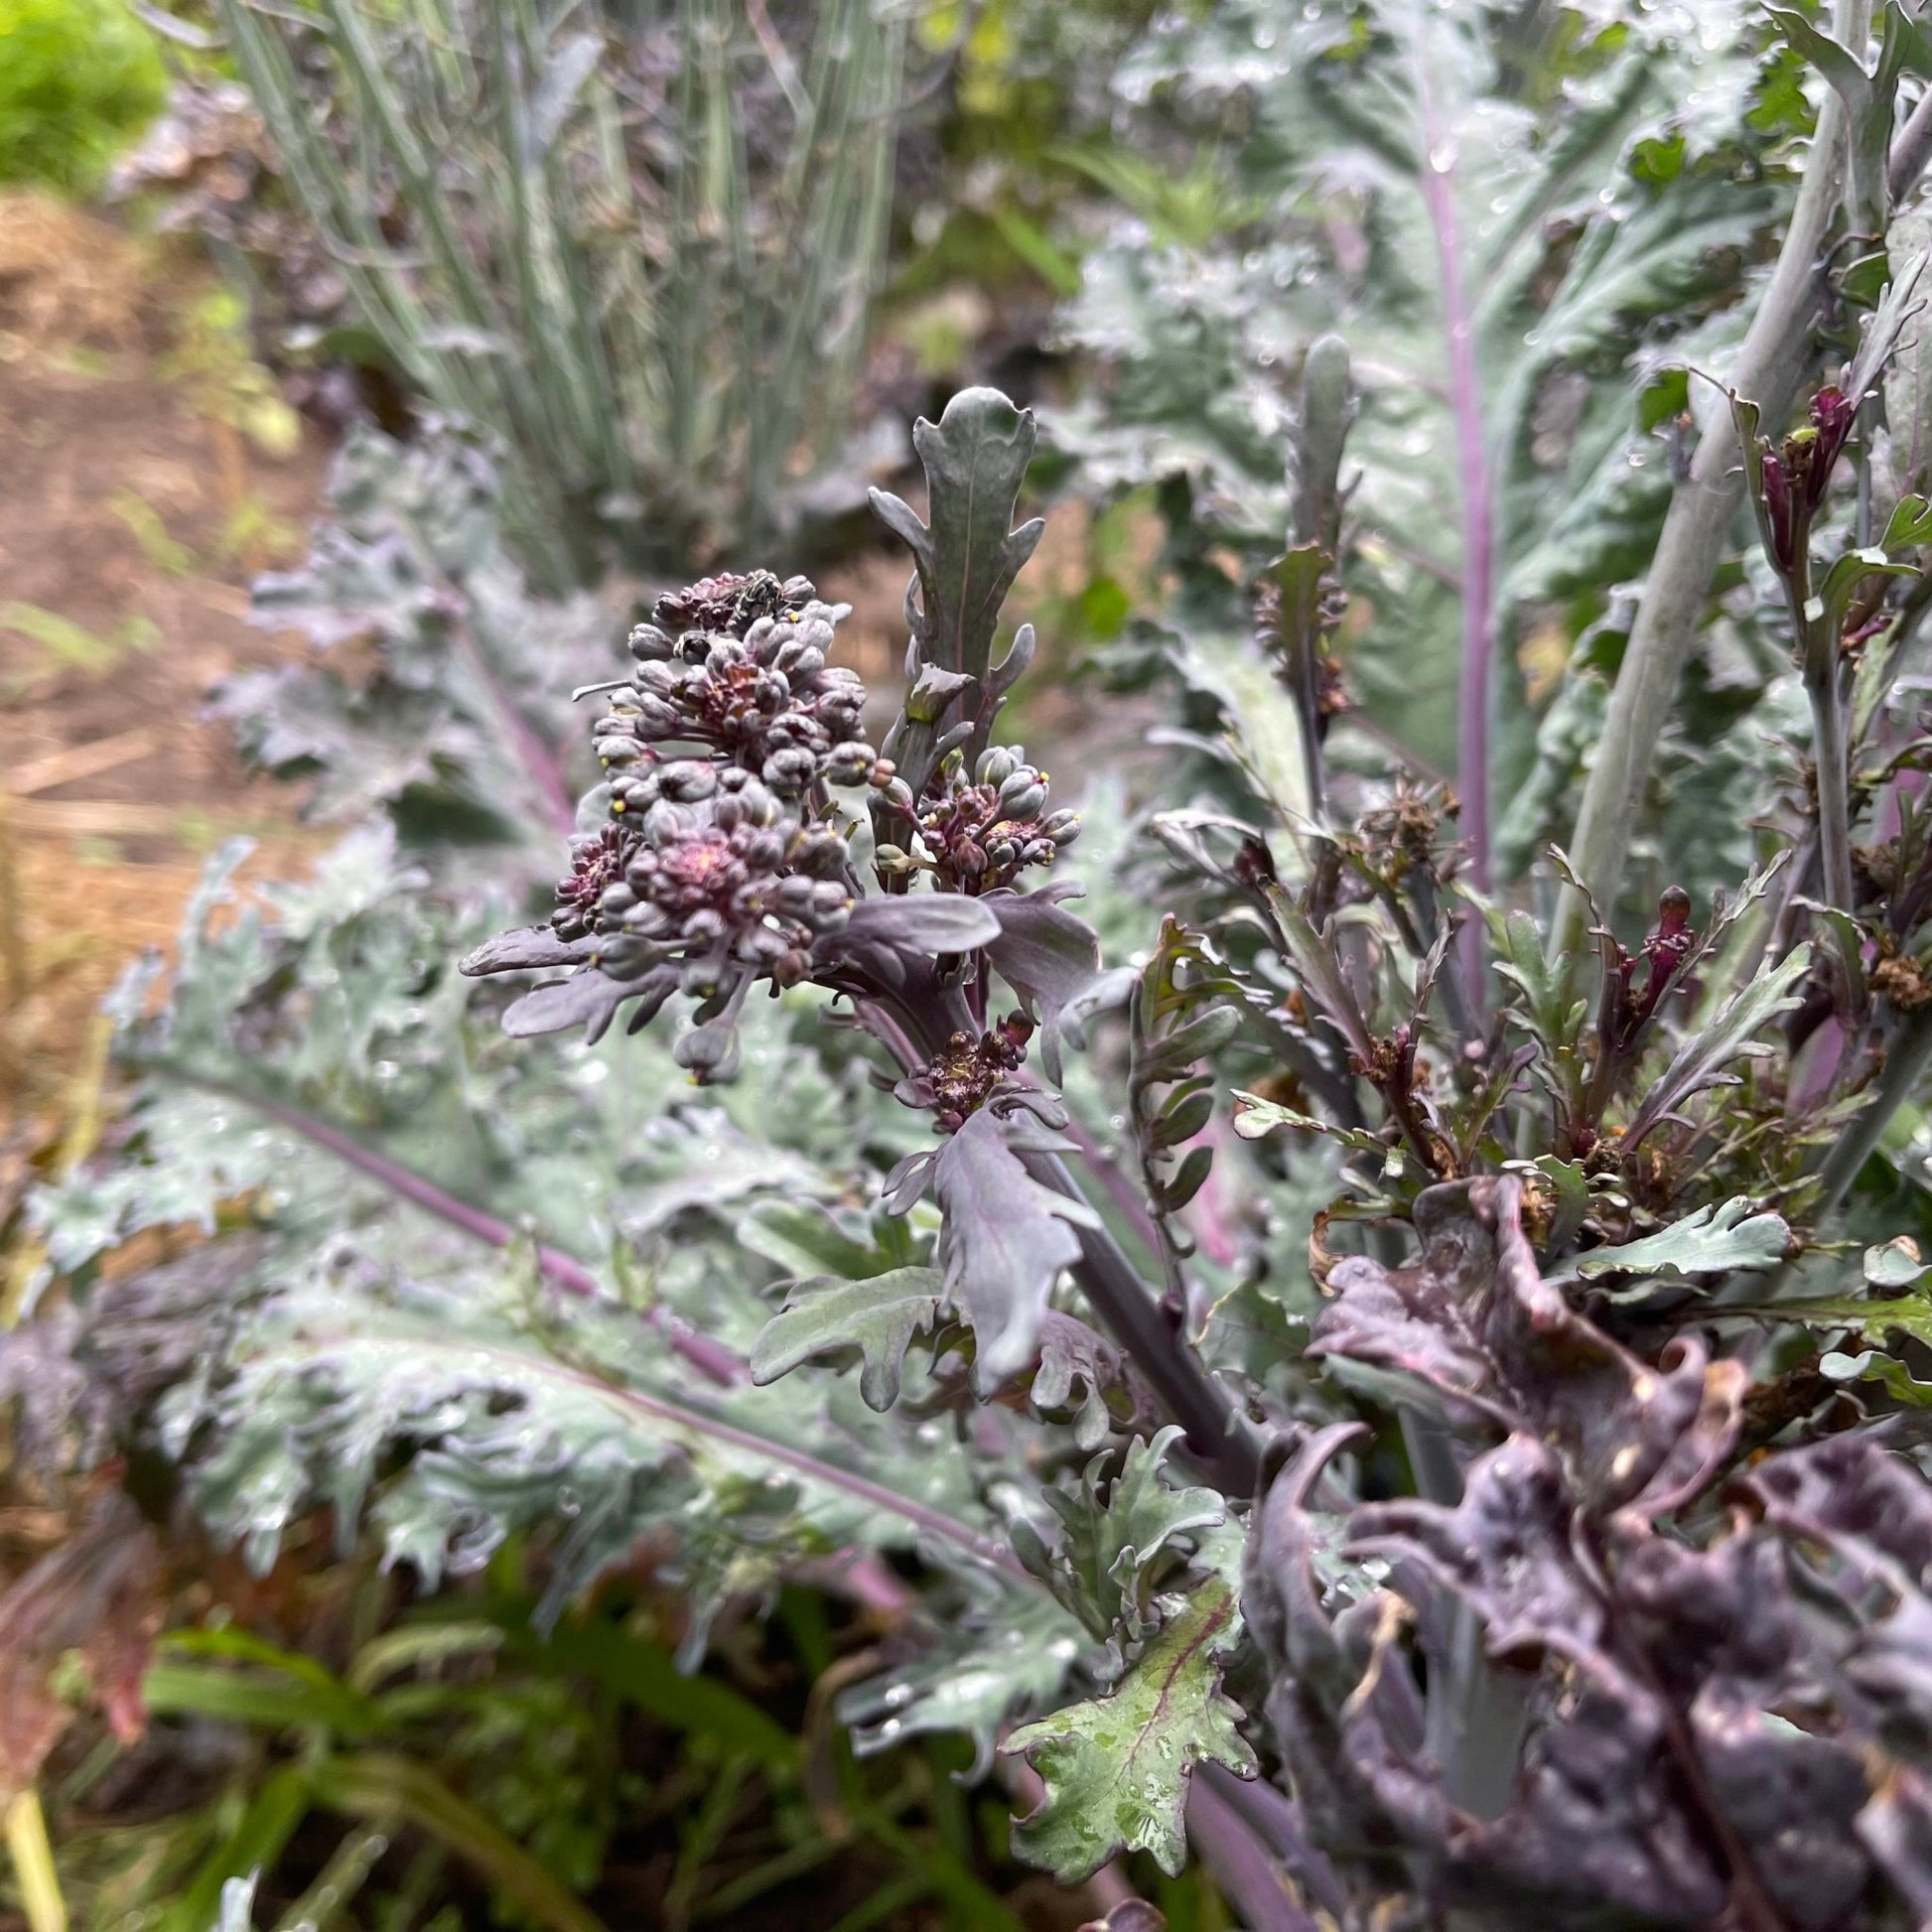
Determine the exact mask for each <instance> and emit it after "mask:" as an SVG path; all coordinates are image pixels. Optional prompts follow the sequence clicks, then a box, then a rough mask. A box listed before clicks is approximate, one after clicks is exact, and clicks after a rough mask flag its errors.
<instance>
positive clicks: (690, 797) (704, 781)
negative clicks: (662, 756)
mask: <svg viewBox="0 0 1932 1932" xmlns="http://www.w3.org/2000/svg"><path fill="white" fill-rule="evenodd" d="M657 789H658V791H659V793H660V794H661V795H662V796H663V797H665V798H669V799H671V800H672V801H673V802H675V803H677V804H680V805H695V804H698V803H700V802H702V801H703V800H704V799H706V798H709V797H710V796H711V794H712V793H713V792H714V791H716V790H717V789H718V774H717V772H716V771H715V770H714V769H713V767H712V766H711V765H710V764H709V763H708V762H707V761H706V760H704V759H672V761H671V762H670V763H669V764H666V765H664V766H662V767H661V768H660V769H659V771H658V773H657Z"/></svg>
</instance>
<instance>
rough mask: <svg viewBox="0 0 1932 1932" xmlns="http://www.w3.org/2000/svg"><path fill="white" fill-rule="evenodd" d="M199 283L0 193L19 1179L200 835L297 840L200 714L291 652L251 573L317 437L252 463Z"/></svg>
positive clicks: (5, 905)
mask: <svg viewBox="0 0 1932 1932" xmlns="http://www.w3.org/2000/svg"><path fill="white" fill-rule="evenodd" d="M210 286H211V284H210V281H209V277H208V274H207V270H206V269H205V268H203V267H201V266H200V265H198V264H195V263H192V262H189V261H186V260H184V259H183V258H182V257H181V256H179V255H177V254H174V253H171V252H170V251H167V250H164V249H162V248H160V247H159V246H156V245H153V244H147V243H142V242H138V241H136V240H133V239H130V238H129V237H128V236H126V235H124V234H122V233H120V232H118V231H117V230H115V229H114V228H112V227H109V226H107V225H105V224H104V223H102V222H100V221H97V220H94V219H92V218H90V217H88V216H86V215H84V214H80V213H77V212H75V211H74V210H72V209H70V208H67V207H62V206H60V205H59V204H56V203H52V202H48V201H44V200H41V199H40V198H37V197H32V196H27V195H9V196H5V197H0V449H5V450H7V451H9V452H10V453H11V454H12V461H10V462H9V463H7V464H6V465H4V466H0V814H3V815H4V817H3V818H0V975H4V980H3V981H0V984H4V989H5V999H4V1021H3V1022H0V1147H4V1148H5V1149H6V1150H7V1152H8V1154H10V1156H11V1165H12V1166H13V1167H14V1170H15V1173H18V1164H19V1162H20V1161H21V1159H22V1158H23V1156H24V1153H25V1151H26V1150H25V1143H26V1142H27V1141H29V1140H30V1139H32V1138H34V1137H35V1135H36V1126H37V1124H38V1125H39V1126H40V1127H41V1129H42V1130H43V1131H44V1126H45V1123H46V1121H47V1118H48V1116H49V1114H50V1112H55V1113H58V1112H61V1111H65V1107H66V1104H67V1099H68V1091H69V1088H70V1087H71V1085H72V1083H73V1081H74V1078H75V1074H76V1069H77V1068H80V1067H81V1066H83V1065H84V1064H85V1062H86V1060H87V1057H88V1056H87V1053H86V1050H85V1046H86V1041H87V1038H88V1035H89V1030H90V1027H91V1024H92V1021H93V1016H94V1014H95V1010H96V1008H97V1005H98V1002H99V999H100V996H101V994H102V993H103V992H104V991H105V990H106V989H107V988H108V987H109V986H110V985H111V984H112V982H113V980H114V978H115V976H116V975H117V974H118V973H119V972H120V971H121V969H122V967H123V966H124V965H125V964H126V962H127V961H128V960H129V959H130V958H131V957H133V956H134V955H135V954H136V953H137V952H138V951H139V950H140V949H141V948H142V947H144V946H148V945H154V944H165V943H166V942H167V941H168V940H169V939H170V937H171V936H172V934H173V932H174V929H175V926H176V923H177V921H178V919H179V916H180V912H181V908H182V905H183V903H184V902H185V900H186V898H187V897H188V895H189V893H190V892H191V891H192V890H193V888H194V885H195V882H196V880H197V878H198V877H199V876H200V872H201V867H202V863H203V861H204V859H205V857H206V855H207V852H208V851H209V850H210V849H211V848H212V847H213V846H214V845H216V844H217V843H218V842H219V841H221V840H222V839H224V838H228V837H231V836H234V835H236V834H246V835H248V836H250V837H253V838H255V839H257V840H259V841H260V842H261V843H260V848H259V850H258V852H257V854H256V855H255V858H254V859H253V861H252V862H251V866H252V870H253V872H254V873H255V874H256V875H257V876H261V875H265V874H272V873H274V872H276V871H278V870H280V871H286V870H287V869H288V868H289V867H290V866H292V865H297V864H299V863H300V862H301V859H302V856H303V854H304V851H305V850H306V849H307V848H310V847H312V846H313V844H314V843H315V836H314V834H312V833H310V832H308V831H306V830H305V829H304V828H302V827H301V826H299V825H298V824H297V823H296V821H295V816H294V809H293V807H294V802H295V801H294V800H293V799H292V798H291V797H290V795H289V794H288V792H287V790H286V789H285V788H283V787H279V786H277V785H274V784H272V783H270V782H268V781H266V780H262V779H251V778H250V777H249V776H248V775H247V774H246V773H245V772H244V771H243V770H242V768H241V766H240V764H239V762H238V761H237V759H236V758H235V756H234V753H233V751H232V749H231V748H230V746H229V744H228V742H227V736H226V732H225V730H224V729H223V728H222V727H220V726H218V725H214V724H210V723H206V722H204V721H203V718H202V716H201V713H202V708H203V697H204V693H205V692H206V691H207V687H208V686H209V685H210V684H211V683H213V682H214V681H215V680H216V679H218V678H220V677H221V676H223V675H225V674H226V673H227V672H228V671H230V670H232V669H234V668H236V667H238V666H241V665H245V664H254V663H261V662H264V661H268V660H271V659H273V658H274V657H275V656H276V655H277V654H278V653H281V652H285V651H287V650H288V649H290V648H292V647H293V646H292V642H291V640H287V639H278V638H276V637H273V636H270V635H268V634H266V633H264V632H263V631H261V630H259V629H257V628H255V627H254V626H253V625H252V624H251V623H250V622H249V621H248V593H247V588H246V587H247V583H248V580H249V577H250V575H251V573H252V572H253V571H254V570H255V569H257V568H260V567H261V566H263V565H264V564H267V563H269V562H272V561H274V560H275V558H276V557H277V556H278V555H285V554H287V553H288V552H289V550H291V549H292V548H293V547H294V546H296V545H297V544H299V543H300V541H301V538H302V534H303V531H304V530H305V528H306V526H307V523H308V520H309V518H310V516H311V515H312V514H313V513H314V511H315V510H316V508H317V507H318V505H319V503H320V500H321V494H322V485H323V479H324V475H325V472H326V469H327V464H328V454H329V453H328V448H327V439H326V438H325V437H324V436H323V435H322V434H321V433H320V432H319V431H317V430H316V429H314V428H313V426H310V425H307V424H301V425H299V442H298V443H297V445H296V447H295V448H294V449H293V451H292V452H291V453H290V454H288V455H287V456H286V457H283V458H281V459H280V460H275V459H271V458H270V457H269V456H267V455H266V454H264V452H263V450H262V448H261V447H259V445H257V444H256V443H254V442H251V441H250V440H249V438H248V437H247V436H245V435H244V434H242V433H241V432H240V431H239V430H238V429H236V428H235V427H233V426H232V425H231V424H230V423H229V422H228V421H227V420H225V419H224V416H225V412H226V411H228V410H229V409H230V407H231V405H232V402H233V398H234V395H235V385H236V383H237V382H238V381H239V380H240V378H241V370H242V369H243V368H245V358H244V357H242V356H241V355H240V354H239V353H238V352H235V353H234V358H233V359H234V360H235V363H236V366H235V367H233V368H228V369H224V368H222V367H221V366H220V361H219V354H218V353H215V354H210V353H209V352H207V344H206V343H204V344H203V345H202V348H201V351H200V352H191V353H189V354H184V351H183V339H184V336H185V335H186V334H189V333H191V330H192V323H193V318H194V316H195V314H196V309H197V304H198V303H200V302H202V301H203V300H205V298H206V296H207V291H208V289H209V288H210ZM204 333H206V332H204ZM290 426H291V427H297V426H296V425H293V424H291V425H290ZM4 1199H5V1188H4V1178H0V1208H3V1207H4Z"/></svg>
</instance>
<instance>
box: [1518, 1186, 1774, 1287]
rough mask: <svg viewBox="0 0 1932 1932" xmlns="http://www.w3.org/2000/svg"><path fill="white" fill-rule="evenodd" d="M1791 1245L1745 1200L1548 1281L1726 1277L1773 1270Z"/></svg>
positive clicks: (1705, 1210) (1770, 1218) (1568, 1266)
mask: <svg viewBox="0 0 1932 1932" xmlns="http://www.w3.org/2000/svg"><path fill="white" fill-rule="evenodd" d="M1790 1244H1791V1230H1790V1229H1789V1228H1788V1227H1786V1226H1785V1224H1784V1222H1783V1221H1782V1220H1781V1219H1780V1218H1779V1217H1778V1216H1777V1215H1775V1214H1753V1213H1752V1212H1751V1204H1750V1202H1749V1200H1748V1199H1746V1198H1745V1197H1744V1196H1743V1195H1738V1196H1737V1197H1736V1198H1734V1199H1732V1200H1727V1201H1725V1202H1723V1203H1722V1204H1721V1205H1718V1206H1713V1207H1700V1208H1699V1209H1698V1210H1697V1211H1696V1213H1694V1214H1687V1215H1686V1216H1685V1217H1684V1219H1683V1220H1681V1221H1676V1222H1673V1223H1672V1224H1671V1225H1670V1226H1669V1227H1667V1228H1663V1229H1661V1230H1660V1231H1659V1232H1658V1233H1656V1234H1650V1235H1646V1236H1645V1237H1644V1238H1643V1239H1642V1240H1641V1241H1626V1242H1625V1243H1624V1244H1623V1245H1622V1246H1621V1247H1617V1248H1592V1249H1591V1250H1590V1251H1589V1252H1588V1253H1587V1254H1583V1255H1577V1256H1575V1257H1573V1258H1572V1259H1571V1260H1569V1261H1566V1262H1564V1263H1563V1264H1562V1265H1561V1266H1559V1267H1558V1268H1557V1269H1556V1270H1555V1271H1554V1273H1552V1274H1551V1275H1550V1276H1549V1277H1548V1278H1547V1279H1549V1280H1551V1281H1557V1282H1565V1281H1586V1282H1593V1281H1597V1280H1600V1279H1601V1278H1602V1277H1603V1276H1605V1275H1666V1274H1677V1275H1724V1274H1728V1273H1729V1272H1730V1271H1731V1270H1732V1269H1738V1268H1741V1269H1748V1270H1751V1271H1753V1272H1757V1271H1761V1270H1763V1269H1766V1268H1775V1267H1776V1266H1777V1265H1778V1263H1779V1262H1781V1261H1782V1260H1783V1259H1784V1255H1785V1250H1786V1249H1787V1248H1788V1247H1789V1246H1790Z"/></svg>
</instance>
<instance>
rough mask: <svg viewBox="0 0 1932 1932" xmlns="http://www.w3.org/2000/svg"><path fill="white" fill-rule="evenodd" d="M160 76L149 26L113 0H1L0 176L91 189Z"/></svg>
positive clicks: (135, 124) (154, 102)
mask: <svg viewBox="0 0 1932 1932" xmlns="http://www.w3.org/2000/svg"><path fill="white" fill-rule="evenodd" d="M167 85H168V74H167V69H166V68H165V67H164V66H163V65H162V60H161V55H160V53H159V51H158V50H157V48H156V45H155V39H154V36H153V34H151V33H150V32H149V31H148V29H147V28H146V27H144V26H143V25H142V24H141V22H140V21H139V20H138V19H137V18H136V17H135V16H134V15H133V14H132V13H131V12H129V10H128V9H127V8H126V7H124V6H122V5H120V4H119V0H6V5H5V6H4V7H0V182H38V183H41V184H43V185H45V186H47V187H50V188H58V189H62V190H64V191H65V192H67V193H69V194H74V195H84V194H87V193H90V192H91V191H92V190H93V189H95V188H96V187H98V186H99V184H100V182H101V179H102V178H103V177H104V176H105V174H106V173H107V169H108V166H109V164H110V163H111V162H112V160H113V158H114V156H115V154H116V153H117V152H118V151H119V150H120V149H121V148H122V147H123V146H124V145H125V144H126V143H127V141H128V140H129V139H130V138H131V137H132V136H134V135H136V134H138V133H140V131H141V130H142V129H143V128H144V127H145V126H146V125H147V124H148V122H149V121H150V120H151V119H153V117H154V115H155V114H156V113H157V112H158V111H159V110H160V107H161V103H162V101H163V99H164V98H165V96H166V93H167Z"/></svg>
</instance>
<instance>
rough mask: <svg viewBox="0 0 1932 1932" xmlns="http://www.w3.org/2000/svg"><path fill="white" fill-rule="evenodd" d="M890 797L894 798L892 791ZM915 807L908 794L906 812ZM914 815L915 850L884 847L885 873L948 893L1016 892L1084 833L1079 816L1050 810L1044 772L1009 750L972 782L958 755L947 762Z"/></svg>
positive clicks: (995, 754)
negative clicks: (928, 880) (912, 876)
mask: <svg viewBox="0 0 1932 1932" xmlns="http://www.w3.org/2000/svg"><path fill="white" fill-rule="evenodd" d="M900 789H901V790H902V789H903V787H900ZM886 795H887V797H888V798H889V799H893V798H894V794H893V791H892V789H891V788H890V786H889V787H888V789H887V793H886ZM894 802H896V803H897V802H899V801H897V800H896V799H895V800H894ZM910 804H911V800H910V794H909V793H908V794H907V795H906V799H905V801H904V802H903V803H901V804H900V809H901V810H906V809H907V808H908V807H909V806H910ZM909 815H910V816H911V817H912V819H913V823H914V824H915V826H916V827H917V835H916V840H915V846H914V850H913V851H912V852H910V853H907V852H904V851H902V850H901V849H900V848H898V847H897V846H892V845H886V846H881V847H880V848H879V852H878V862H879V869H880V870H881V871H882V872H885V873H893V872H911V871H914V870H919V871H926V872H930V873H931V874H932V875H933V881H934V883H935V884H936V885H937V886H938V887H939V889H940V890H941V891H942V892H949V893H967V894H977V893H990V892H992V891H994V890H995V889H996V888H998V887H1002V886H1010V885H1012V883H1013V882H1014V880H1015V879H1017V878H1018V877H1019V876H1020V874H1021V873H1023V872H1024V871H1026V870H1027V869H1028V868H1029V867H1030V866H1050V865H1051V864H1052V863H1053V860H1054V858H1055V857H1056V855H1057V854H1058V851H1059V848H1060V847H1061V846H1063V845H1070V844H1072V842H1073V840H1074V839H1075V838H1076V837H1078V836H1079V830H1080V820H1079V817H1078V815H1077V814H1075V813H1073V812H1070V811H1054V810H1052V809H1050V802H1049V799H1048V793H1047V779H1046V773H1045V772H1043V771H1041V770H1038V769H1037V768H1036V767H1035V766H1034V765H1031V764H1029V763H1028V762H1027V761H1026V757H1025V754H1024V753H1021V752H1019V751H1015V750H1010V749H1009V748H1007V747H1006V746H1003V745H1000V746H994V747H993V748H992V749H991V750H990V751H987V752H983V753H982V754H981V755H980V759H979V762H978V764H977V765H975V767H974V770H973V775H972V777H971V779H968V777H967V776H966V769H965V764H964V761H963V760H962V759H960V758H959V757H958V755H957V754H955V755H953V756H952V757H950V758H948V759H946V761H945V763H944V764H943V765H941V767H940V770H939V774H938V776H937V777H936V778H935V779H934V780H933V783H932V785H931V786H930V787H929V788H928V789H927V791H926V794H925V796H924V798H922V799H920V800H919V801H918V802H917V806H916V809H915V810H912V811H910V813H909Z"/></svg>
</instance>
